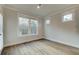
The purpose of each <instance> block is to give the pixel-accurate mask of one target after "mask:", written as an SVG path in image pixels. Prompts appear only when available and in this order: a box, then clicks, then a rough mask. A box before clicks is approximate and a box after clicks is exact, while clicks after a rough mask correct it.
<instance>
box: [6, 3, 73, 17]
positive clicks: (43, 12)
mask: <svg viewBox="0 0 79 59" xmlns="http://www.w3.org/2000/svg"><path fill="white" fill-rule="evenodd" d="M6 6H8V7H11V8H15V9H18V10H21V11H24V12H26V13H27V14H29V15H32V16H38V17H45V16H47V15H49V14H50V13H51V12H52V13H53V12H55V11H58V10H61V9H64V8H67V7H70V6H72V5H70V4H42V6H41V8H40V9H37V8H36V7H37V4H9V5H6Z"/></svg>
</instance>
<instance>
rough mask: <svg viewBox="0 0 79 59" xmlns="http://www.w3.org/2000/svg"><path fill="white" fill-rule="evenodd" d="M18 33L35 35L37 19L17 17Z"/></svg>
mask: <svg viewBox="0 0 79 59" xmlns="http://www.w3.org/2000/svg"><path fill="white" fill-rule="evenodd" d="M19 33H20V36H23V35H24V36H25V35H37V33H38V21H37V20H34V19H28V18H24V17H19Z"/></svg>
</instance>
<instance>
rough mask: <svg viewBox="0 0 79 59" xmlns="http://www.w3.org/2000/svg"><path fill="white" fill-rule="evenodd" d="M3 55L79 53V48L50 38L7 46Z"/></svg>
mask: <svg viewBox="0 0 79 59" xmlns="http://www.w3.org/2000/svg"><path fill="white" fill-rule="evenodd" d="M2 55H79V49H78V48H73V47H70V46H66V45H63V44H59V43H56V42H52V41H48V40H37V41H32V42H28V43H24V44H19V45H14V46H11V47H6V48H4V49H3V52H2Z"/></svg>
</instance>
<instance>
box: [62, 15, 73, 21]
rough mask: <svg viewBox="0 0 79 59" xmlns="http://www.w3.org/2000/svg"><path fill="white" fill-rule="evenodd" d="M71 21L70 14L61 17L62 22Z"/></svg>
mask: <svg viewBox="0 0 79 59" xmlns="http://www.w3.org/2000/svg"><path fill="white" fill-rule="evenodd" d="M68 21H72V14H67V15H64V16H63V22H68Z"/></svg>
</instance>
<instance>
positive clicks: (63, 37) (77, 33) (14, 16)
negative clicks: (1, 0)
mask: <svg viewBox="0 0 79 59" xmlns="http://www.w3.org/2000/svg"><path fill="white" fill-rule="evenodd" d="M0 54H1V55H79V5H78V4H0Z"/></svg>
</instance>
